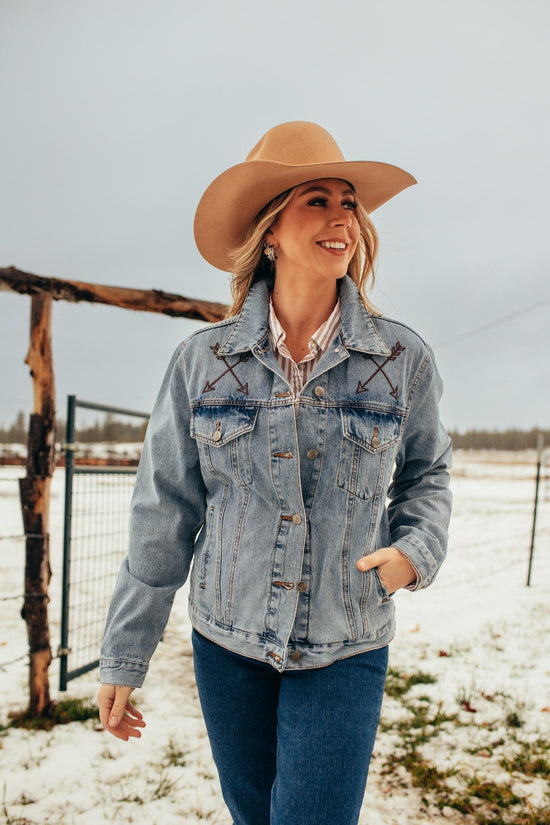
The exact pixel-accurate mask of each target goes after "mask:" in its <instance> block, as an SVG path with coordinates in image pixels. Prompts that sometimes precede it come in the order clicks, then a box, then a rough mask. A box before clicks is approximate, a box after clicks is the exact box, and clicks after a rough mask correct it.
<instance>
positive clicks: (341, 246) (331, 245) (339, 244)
mask: <svg viewBox="0 0 550 825" xmlns="http://www.w3.org/2000/svg"><path fill="white" fill-rule="evenodd" d="M317 246H320V247H321V248H322V249H338V250H340V251H341V252H345V250H346V249H347V248H348V246H349V244H347V243H344V241H318V242H317Z"/></svg>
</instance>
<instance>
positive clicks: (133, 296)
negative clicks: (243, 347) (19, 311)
mask: <svg viewBox="0 0 550 825" xmlns="http://www.w3.org/2000/svg"><path fill="white" fill-rule="evenodd" d="M2 290H4V291H6V290H10V291H12V292H19V293H20V294H21V295H38V294H40V293H48V294H49V295H51V297H52V298H53V299H54V300H55V301H70V302H73V303H76V302H78V301H88V302H89V303H96V304H109V305H110V306H117V307H123V308H124V309H133V310H137V311H140V312H158V313H161V314H163V315H171V316H174V317H182V318H193V319H195V320H197V321H207V322H212V321H220V320H221V319H222V318H224V317H225V314H226V312H227V307H226V306H225V304H219V303H216V302H215V301H202V300H200V299H199V298H185V297H184V296H183V295H177V294H175V293H172V292H164V291H163V290H161V289H132V288H129V287H122V286H108V285H106V284H91V283H86V282H85V281H67V280H62V279H61V278H44V277H42V276H41V275H33V274H32V273H31V272H23V270H21V269H17V268H16V267H14V266H8V267H3V268H1V269H0V291H2Z"/></svg>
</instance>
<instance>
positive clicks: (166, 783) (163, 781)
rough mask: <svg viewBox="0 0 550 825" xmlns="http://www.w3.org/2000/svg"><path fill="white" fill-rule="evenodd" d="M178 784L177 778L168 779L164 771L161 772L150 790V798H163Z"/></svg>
mask: <svg viewBox="0 0 550 825" xmlns="http://www.w3.org/2000/svg"><path fill="white" fill-rule="evenodd" d="M177 784H178V780H177V779H169V778H168V777H167V776H166V774H165V773H164V771H162V772H161V774H160V776H159V779H158V782H157V784H156V786H155V787H154V788H153V790H152V792H151V800H154V799H164V797H166V796H169V795H170V792H171V791H172V790H173V789H174V788H175V787H176V785H177Z"/></svg>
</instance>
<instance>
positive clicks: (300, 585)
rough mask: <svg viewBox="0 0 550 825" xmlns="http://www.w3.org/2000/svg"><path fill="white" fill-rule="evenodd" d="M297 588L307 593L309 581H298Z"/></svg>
mask: <svg viewBox="0 0 550 825" xmlns="http://www.w3.org/2000/svg"><path fill="white" fill-rule="evenodd" d="M296 590H299V591H300V593H305V591H306V590H307V582H298V584H297V585H296Z"/></svg>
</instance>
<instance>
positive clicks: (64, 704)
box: [2, 699, 99, 730]
mask: <svg viewBox="0 0 550 825" xmlns="http://www.w3.org/2000/svg"><path fill="white" fill-rule="evenodd" d="M98 713H99V711H98V707H97V705H96V704H95V703H94V702H91V701H90V700H88V699H64V700H63V701H61V702H52V704H51V706H50V709H49V711H48V713H47V714H44V715H43V716H30V715H29V712H28V711H23V712H22V713H17V714H13V715H12V716H11V719H10V722H9V723H8V724H7V725H5V726H4V727H3V728H2V729H3V730H6V729H7V728H26V729H27V730H51V729H52V728H53V727H55V725H68V724H69V723H70V722H85V721H86V720H87V719H97V718H98Z"/></svg>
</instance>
